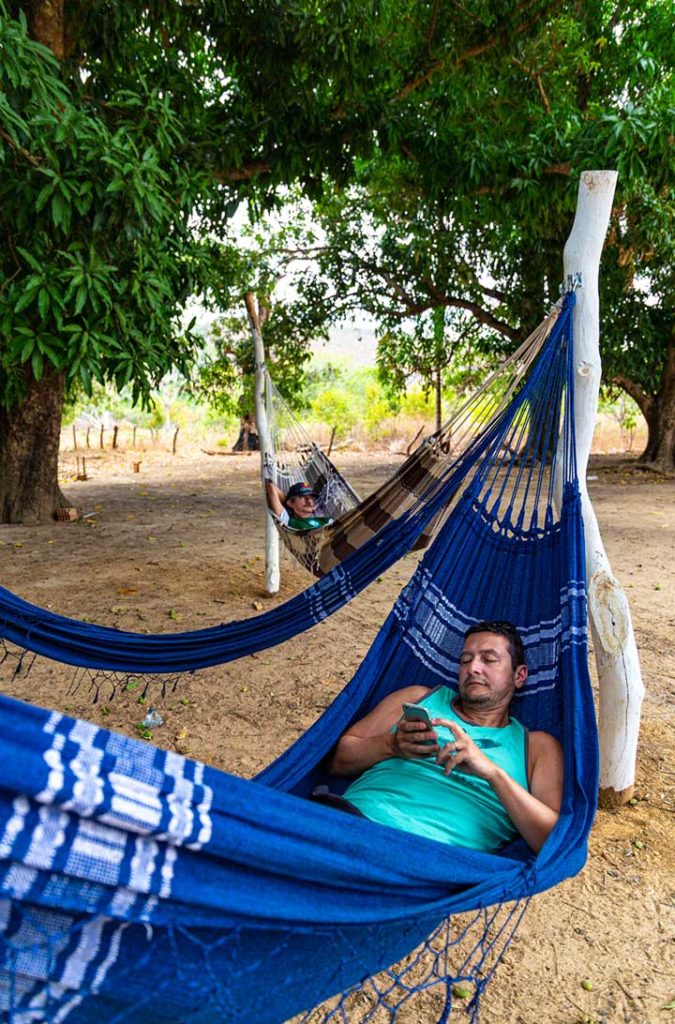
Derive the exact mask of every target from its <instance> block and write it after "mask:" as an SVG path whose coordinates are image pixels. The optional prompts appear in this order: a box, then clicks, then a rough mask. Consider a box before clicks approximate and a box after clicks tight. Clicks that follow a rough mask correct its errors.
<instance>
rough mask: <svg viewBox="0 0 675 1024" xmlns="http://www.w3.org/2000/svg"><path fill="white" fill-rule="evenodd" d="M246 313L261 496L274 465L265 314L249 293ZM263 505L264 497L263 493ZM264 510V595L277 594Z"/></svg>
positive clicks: (274, 554)
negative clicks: (267, 397)
mask: <svg viewBox="0 0 675 1024" xmlns="http://www.w3.org/2000/svg"><path fill="white" fill-rule="evenodd" d="M244 303H245V305H246V312H247V313H248V319H249V323H250V325H251V334H252V336H253V348H254V352H255V424H256V429H257V431H258V438H259V439H260V469H261V475H262V483H263V492H265V470H266V468H267V469H268V471H269V469H270V468H271V467H273V465H274V453H273V451H272V445H271V440H270V433H269V424H268V422H267V410H266V404H265V390H266V387H265V348H264V345H263V339H262V329H263V325H264V323H265V321H266V320H267V317H268V315H269V310H268V309H267V307H266V306H265V305H264V304H263V302H261V301H257V302H256V298H255V296H254V295H253V293H252V292H247V293H246V295H245V296H244ZM265 502H267V495H266V493H265ZM265 508H266V521H265V590H266V592H267V593H268V594H277V593H278V592H279V583H280V573H279V534H278V533H277V530H276V527H275V525H274V522H273V521H272V515H271V513H270V511H269V508H267V504H266V505H265Z"/></svg>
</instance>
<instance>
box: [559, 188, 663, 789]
mask: <svg viewBox="0 0 675 1024" xmlns="http://www.w3.org/2000/svg"><path fill="white" fill-rule="evenodd" d="M616 178H617V173H616V171H584V172H583V174H582V175H581V180H580V182H579V193H578V199H577V212H576V217H575V219H574V224H573V226H572V231H571V233H570V236H569V238H568V240H567V244H566V245H565V252H564V257H563V266H564V273H565V280H567V277H568V275H574V274H576V273H577V272H580V273H581V275H582V286H581V288H580V290H579V291H578V292H577V302H576V307H575V310H574V360H575V366H576V377H575V411H574V415H575V428H576V437H577V462H578V468H579V481H580V486H581V497H582V506H583V517H584V528H585V534H586V585H587V588H588V612H589V620H590V626H591V634H592V637H593V646H594V649H595V663H596V667H597V672H598V680H599V686H600V713H599V732H600V806H603V807H611V806H616V805H617V804H621V803H625V802H626V801H628V800H629V799H630V798H631V796H632V795H633V786H634V784H635V765H636V760H637V745H638V733H639V729H640V708H641V705H642V698H643V696H644V686H643V683H642V675H641V672H640V662H639V659H638V652H637V644H636V642H635V634H634V632H633V625H632V622H631V617H630V610H629V608H628V600H627V598H626V594H625V592H624V591H623V589H622V588H621V586H620V585H619V582H618V581H617V579H616V578H615V577H614V575H613V573H612V570H611V567H610V564H609V560H608V558H607V554H606V552H605V548H604V545H603V543H602V538H601V536H600V530H599V527H598V521H597V519H596V516H595V512H594V511H593V506H592V505H591V502H590V498H589V496H588V490H587V487H586V469H587V466H588V457H589V454H590V450H591V441H592V439H593V429H594V426H595V416H596V412H597V406H598V392H599V389H600V373H601V365H600V315H599V296H598V269H599V265H600V253H601V252H602V246H603V244H604V240H605V234H606V232H607V226H608V224H609V217H610V214H611V209H612V199H613V198H614V189H615V187H616Z"/></svg>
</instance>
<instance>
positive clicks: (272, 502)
mask: <svg viewBox="0 0 675 1024" xmlns="http://www.w3.org/2000/svg"><path fill="white" fill-rule="evenodd" d="M265 489H266V491H267V504H268V505H269V507H270V511H271V512H273V513H274V515H275V516H280V515H281V513H282V512H283V509H284V492H283V491H281V490H279V488H278V487H277V485H276V484H274V483H272V481H271V480H266V481H265Z"/></svg>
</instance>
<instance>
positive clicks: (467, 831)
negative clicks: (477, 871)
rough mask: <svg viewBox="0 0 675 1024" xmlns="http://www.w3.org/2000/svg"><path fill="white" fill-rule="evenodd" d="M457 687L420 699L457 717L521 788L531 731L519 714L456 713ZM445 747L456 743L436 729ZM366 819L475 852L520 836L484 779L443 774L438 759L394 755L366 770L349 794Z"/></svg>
mask: <svg viewBox="0 0 675 1024" xmlns="http://www.w3.org/2000/svg"><path fill="white" fill-rule="evenodd" d="M454 699H455V693H454V691H453V690H451V689H450V688H449V687H447V686H440V687H438V688H437V689H436V690H432V692H431V693H429V694H427V696H426V697H424V698H423V699H422V700H420V701H418V703H419V704H424V706H425V707H427V708H428V709H429V713H430V714H431V717H432V718H446V719H449V720H450V721H452V722H456V723H457V724H458V725H459V726H460V727H461V728H462V729H464V731H465V732H466V733H468V734H469V736H471V738H472V739H473V741H474V743H476V744H477V745H478V746H479V747H480V748H481V749H482V750H484V751H485V753H486V755H487V756H488V757H489V758H490V759H491V760H492V761H494V762H495V763H496V764H498V765H499V766H500V767H501V768H503V769H504V771H505V772H507V773H508V774H509V775H510V776H511V777H512V778H514V779H515V780H516V782H519V783H520V785H521V786H523V787H524V788H525V789H528V782H527V731H526V729H525V728H524V726H522V725H521V724H520V722H517V721H516V720H515V719H514V718H510V719H509V722H508V725H506V726H504V727H503V728H492V727H488V726H479V725H472V724H471V723H469V722H465V721H464V720H463V719H462V718H460V717H459V715H458V714H457V713H456V712H455V711H454V709H453V707H452V701H453V700H454ZM436 732H437V734H438V741H439V743H440V744H441V746H444V745H445V744H446V743H448V742H452V741H453V739H454V737H453V736H452V733H451V732H450V730H449V729H447V728H445V727H441V726H437V727H436ZM344 795H345V797H346V798H347V800H350V801H351V802H352V803H353V804H355V806H356V807H358V809H359V810H360V811H361V812H362V813H363V814H365V816H366V817H367V818H371V819H372V820H373V821H379V822H380V823H381V824H382V825H391V826H392V827H393V828H400V829H403V830H404V831H406V832H416V833H417V834H418V835H421V836H426V837H427V838H429V839H437V840H439V841H440V842H442V843H451V844H452V845H454V846H467V847H470V848H471V849H474V850H486V851H494V850H497V849H498V848H499V847H500V846H502V845H503V844H504V843H506V842H508V841H509V840H510V839H513V837H514V836H515V835H516V829H515V828H514V826H513V824H512V823H511V819H510V818H509V816H508V814H507V813H506V811H505V810H504V807H503V806H502V804H501V801H500V800H499V798H498V797H497V796H496V795H495V793H494V792H493V790H492V787H491V786H490V784H489V783H488V782H486V781H485V779H479V778H476V776H475V775H468V774H467V773H466V772H462V771H461V770H459V769H455V770H454V771H452V772H450V774H449V775H445V774H444V772H443V769H442V767H441V766H440V765H438V764H437V763H436V761H435V759H434V758H433V757H430V758H417V759H415V760H406V759H404V758H402V757H392V758H389V759H388V760H386V761H381V762H380V763H379V764H376V765H373V767H372V768H368V769H367V771H365V772H364V773H363V774H362V775H361V776H360V777H359V778H358V779H357V780H356V781H355V782H353V783H352V784H351V786H350V787H349V788H348V789H347V791H346V792H345V794H344Z"/></svg>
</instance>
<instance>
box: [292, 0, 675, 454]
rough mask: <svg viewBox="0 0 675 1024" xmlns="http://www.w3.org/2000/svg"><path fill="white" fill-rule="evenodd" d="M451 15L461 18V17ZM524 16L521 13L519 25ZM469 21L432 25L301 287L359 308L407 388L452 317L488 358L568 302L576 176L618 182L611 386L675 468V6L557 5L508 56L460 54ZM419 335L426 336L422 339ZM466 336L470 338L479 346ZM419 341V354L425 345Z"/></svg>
mask: <svg viewBox="0 0 675 1024" xmlns="http://www.w3.org/2000/svg"><path fill="white" fill-rule="evenodd" d="M453 10H454V9H453ZM518 10H519V11H520V12H521V13H522V8H520V7H519V8H518ZM481 17H482V14H481V9H480V8H479V6H478V5H463V7H462V14H461V16H460V15H458V16H457V17H456V18H455V17H453V19H452V23H450V22H449V21H448V12H447V11H446V12H445V13H443V12H441V11H440V10H439V12H438V18H437V20H436V23H435V27H434V33H433V36H432V37H431V38H430V39H429V60H428V70H427V73H426V74H425V75H423V76H421V77H420V78H419V80H418V82H417V83H416V87H415V88H414V89H411V90H410V91H409V92H408V93H407V95H406V96H405V97H404V98H402V99H401V100H400V102H399V103H398V104H397V105H396V110H395V113H393V114H392V116H391V117H390V119H389V121H388V124H387V130H386V132H384V131H383V133H382V135H381V136H380V138H379V140H378V141H379V143H380V144H379V147H378V150H377V152H376V154H375V155H374V156H373V157H370V158H367V159H364V160H362V161H360V163H359V166H358V173H357V176H356V180H355V182H354V183H353V184H352V185H351V186H350V187H349V188H346V189H336V190H335V191H334V192H333V193H332V194H331V195H330V196H326V197H325V198H324V199H323V200H322V202H321V203H320V204H318V206H317V212H318V216H319V218H320V224H321V229H322V234H321V241H320V243H319V244H312V245H311V246H309V247H308V249H309V251H310V252H311V255H312V258H313V259H314V260H315V261H316V264H317V269H316V270H315V272H314V275H313V278H312V279H311V281H307V279H306V276H305V279H306V286H307V287H308V288H309V289H311V290H312V291H313V292H314V294H316V293H317V292H321V293H322V294H323V295H324V296H327V297H329V299H330V304H331V308H332V309H333V311H334V313H335V315H340V313H342V312H343V311H346V312H350V311H352V310H354V309H355V308H364V309H366V310H367V311H368V312H369V313H370V314H371V315H372V316H374V317H375V318H376V320H377V321H378V322H379V324H380V328H381V331H382V333H383V335H384V336H385V337H386V338H387V339H390V338H391V337H392V332H394V334H395V332H397V331H399V330H400V329H401V328H400V325H404V329H405V332H407V337H408V339H409V340H410V338H411V336H412V337H414V340H415V342H416V344H415V345H414V346H413V345H411V344H408V345H407V346H406V345H399V347H398V353H396V352H395V351H394V350H393V349H392V348H391V346H390V347H389V350H388V355H387V358H388V359H389V362H390V363H391V362H392V360H393V362H395V361H396V360H397V359H399V360H400V368H401V372H402V373H403V374H404V375H405V374H406V373H408V372H411V371H413V370H415V369H416V368H417V365H418V364H419V363H420V360H421V358H422V355H423V356H424V358H425V359H426V360H432V361H433V358H434V352H433V350H434V347H435V345H436V340H435V336H434V332H433V331H429V330H426V331H425V330H420V328H419V323H420V318H422V317H424V316H428V315H429V312H430V311H432V312H433V311H437V310H439V309H443V310H446V312H447V313H452V315H453V319H454V324H455V330H454V331H453V332H451V333H449V335H448V336H449V337H450V338H454V339H455V340H456V339H457V338H458V337H460V336H461V335H462V333H463V331H465V330H466V331H467V332H468V333H467V338H468V339H469V338H470V339H471V343H472V344H473V345H475V344H479V345H481V346H482V348H483V350H484V351H486V352H489V353H492V354H493V355H494V356H495V357H496V356H499V355H501V354H503V353H505V352H506V351H509V350H511V349H512V348H513V347H514V346H515V345H516V343H517V342H518V341H519V340H520V339H521V338H522V337H523V336H524V335H525V334H526V333H527V332H528V331H529V330H530V329H531V328H532V327H533V326H534V324H535V323H536V322H537V321H538V320H540V319H541V318H542V316H543V314H544V313H545V311H546V309H547V307H548V304H549V303H550V302H551V301H555V300H556V299H557V298H558V288H559V284H560V283H561V276H562V248H563V245H564V242H565V240H566V238H567V235H568V233H569V230H570V226H571V223H572V219H573V215H574V208H575V202H576V192H577V184H578V177H579V174H580V172H581V171H582V170H585V169H590V168H615V169H616V170H618V172H619V182H618V188H617V193H616V203H615V208H614V211H613V216H612V222H611V228H610V233H609V236H608V239H607V244H606V247H605V252H604V255H603V263H602V292H603V294H602V300H603V301H602V311H603V324H602V347H603V358H604V365H605V379H606V381H607V382H608V383H612V382H613V383H615V384H617V385H619V386H621V387H623V388H625V389H626V390H627V391H628V392H629V393H630V394H631V395H632V396H633V397H634V398H635V399H636V401H637V402H638V403H639V405H640V406H641V408H642V411H643V412H644V414H645V416H646V417H647V421H648V423H649V427H650V438H649V445H648V448H647V452H646V456H647V457H648V458H650V459H653V460H655V461H657V462H659V463H660V464H663V465H666V466H672V465H673V459H674V457H675V334H674V330H675V328H674V323H675V321H674V319H673V299H672V296H673V283H674V282H673V266H674V265H675V264H674V261H673V255H674V253H673V246H674V242H673V239H674V238H675V233H674V231H673V228H674V226H675V225H674V219H675V194H674V191H673V188H674V183H675V174H674V171H675V162H674V152H675V147H674V141H675V140H674V135H673V125H675V86H674V80H673V67H674V66H675V45H674V38H675V36H674V33H673V31H672V26H673V24H674V23H675V7H674V5H673V3H672V0H653V2H647V3H642V2H641V3H636V2H628V3H623V2H622V3H620V4H619V3H618V2H602V3H601V2H590V3H588V4H583V5H578V4H568V3H562V4H559V5H556V7H555V9H550V10H549V11H548V12H547V13H546V14H545V16H542V17H540V19H539V20H538V22H537V23H536V26H535V27H531V28H530V29H529V30H528V31H527V32H522V33H520V32H517V31H514V32H513V33H512V34H511V36H510V37H509V38H508V39H506V40H505V41H504V43H503V45H499V46H497V45H495V46H492V47H490V46H485V47H483V49H482V50H480V52H478V50H479V48H477V49H476V51H474V52H473V53H472V55H471V58H470V59H469V58H467V57H466V55H463V54H461V53H459V52H458V50H457V48H456V40H457V36H458V33H459V34H460V35H461V32H462V24H461V20H462V18H464V19H465V20H466V22H467V24H466V25H464V29H465V30H467V31H468V24H469V23H470V22H476V21H478V20H479V19H480V18H481ZM415 325H418V326H417V327H416V326H415ZM472 327H473V329H472ZM425 340H426V347H424V349H423V352H420V348H419V343H420V342H424V341H425Z"/></svg>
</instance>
